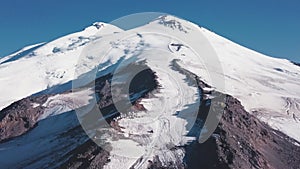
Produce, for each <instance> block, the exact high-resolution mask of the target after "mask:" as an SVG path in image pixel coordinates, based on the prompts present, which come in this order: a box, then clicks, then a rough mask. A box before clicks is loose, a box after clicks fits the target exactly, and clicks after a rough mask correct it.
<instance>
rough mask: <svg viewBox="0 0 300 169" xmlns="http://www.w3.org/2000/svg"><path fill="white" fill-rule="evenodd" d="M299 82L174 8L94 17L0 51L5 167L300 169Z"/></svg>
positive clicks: (292, 68)
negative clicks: (137, 23)
mask: <svg viewBox="0 0 300 169" xmlns="http://www.w3.org/2000/svg"><path fill="white" fill-rule="evenodd" d="M139 72H142V73H141V74H135V73H139ZM299 79H300V67H299V66H297V65H296V64H294V63H292V62H290V61H288V60H285V59H277V58H272V57H269V56H266V55H263V54H260V53H257V52H255V51H253V50H250V49H247V48H245V47H243V46H240V45H238V44H236V43H234V42H232V41H230V40H228V39H225V38H223V37H221V36H219V35H217V34H215V33H213V32H211V31H209V30H207V29H205V28H202V27H199V26H198V25H195V24H193V23H191V22H188V21H185V20H182V19H179V18H176V17H173V16H162V17H159V18H157V19H156V20H153V21H152V22H150V23H148V24H146V25H144V26H141V27H137V28H134V29H131V30H127V31H124V30H121V29H119V28H117V27H115V26H113V25H110V24H106V23H101V22H97V23H94V24H93V25H92V26H90V27H88V28H86V29H84V30H83V31H81V32H77V33H73V34H70V35H67V36H64V37H61V38H59V39H57V40H54V41H51V42H49V43H40V44H37V45H32V46H29V47H25V48H23V49H22V50H20V51H19V52H16V53H14V54H12V55H9V56H7V57H4V58H2V59H1V60H0V93H1V98H0V110H1V114H0V126H1V130H0V141H1V143H0V164H3V166H4V167H5V168H80V167H84V166H85V168H88V167H89V168H97V167H98V168H112V169H115V168H197V167H199V166H198V165H200V164H201V165H203V166H204V167H205V168H239V167H241V166H243V167H245V168H296V166H299V165H300V158H299V155H300V147H299V146H300V144H299V142H300V132H299V130H298V128H299V127H300V125H299V124H300V123H299V122H300V90H299V87H300V81H299ZM123 102H124V103H123ZM96 103H97V104H96ZM76 115H77V117H78V121H77V119H76ZM221 115H223V116H221ZM210 119H213V120H212V121H213V122H212V123H213V124H212V123H209V124H208V123H206V122H207V121H209V120H210ZM219 121H220V124H218V122H219ZM80 124H81V125H80ZM210 125H212V126H210ZM82 128H83V130H82ZM201 139H204V140H203V141H205V142H204V143H202V144H200V143H198V142H197V141H198V140H199V141H200V140H201ZM93 141H94V142H95V143H93ZM96 144H97V145H98V146H99V147H97V145H96ZM196 150H197V151H196ZM291 150H293V151H291ZM18 152H26V153H18ZM214 152H216V153H214ZM280 152H283V153H280ZM199 153H208V155H207V156H206V157H205V155H203V154H202V155H201V154H199ZM193 156H196V157H199V158H200V159H199V160H198V161H197V159H196V160H195V159H193ZM206 158H207V159H206ZM248 158H250V160H248ZM201 159H202V160H201Z"/></svg>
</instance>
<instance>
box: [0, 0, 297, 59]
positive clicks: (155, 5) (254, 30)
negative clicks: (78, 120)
mask: <svg viewBox="0 0 300 169" xmlns="http://www.w3.org/2000/svg"><path fill="white" fill-rule="evenodd" d="M137 12H164V13H169V14H173V15H175V16H179V17H181V18H184V19H187V20H190V21H192V22H195V23H197V24H199V25H201V26H203V27H206V28H208V29H210V30H213V31H214V32H216V33H218V34H220V35H222V36H225V37H227V38H229V39H231V40H233V41H235V42H237V43H239V44H242V45H244V46H247V47H249V48H251V49H254V50H256V51H259V52H262V53H264V54H268V55H271V56H274V57H281V58H288V59H290V60H293V61H298V62H300V33H299V30H300V1H299V0H286V1H285V0H251V1H242V0H226V1H222V0H209V1H201V0H190V1H189V0H180V1H179V0H107V1H104V0H72V1H71V0H70V1H67V0H1V3H0V37H1V38H0V45H1V47H0V57H2V56H5V55H7V54H9V53H11V52H13V51H16V50H17V49H20V48H22V47H23V46H26V45H30V44H34V43H38V42H43V41H50V40H53V39H55V38H57V37H60V36H62V35H66V34H69V33H71V32H75V31H79V30H81V29H83V28H84V27H86V26H89V25H90V24H91V23H93V22H95V21H104V22H110V21H112V20H114V19H117V18H119V17H121V16H124V15H128V14H132V13H137Z"/></svg>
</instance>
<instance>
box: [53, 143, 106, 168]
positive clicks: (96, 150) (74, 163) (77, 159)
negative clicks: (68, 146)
mask: <svg viewBox="0 0 300 169" xmlns="http://www.w3.org/2000/svg"><path fill="white" fill-rule="evenodd" d="M68 156H69V159H68V160H67V161H66V162H65V163H64V164H62V165H61V166H60V167H59V168H61V169H74V168H90V169H98V168H103V166H104V165H105V163H106V162H108V161H109V159H108V157H109V152H107V151H105V150H103V149H102V148H101V147H99V146H98V145H97V144H95V143H94V142H93V141H92V140H88V141H87V142H85V143H84V144H82V145H80V146H79V147H77V148H75V149H74V150H73V151H71V152H69V153H68Z"/></svg>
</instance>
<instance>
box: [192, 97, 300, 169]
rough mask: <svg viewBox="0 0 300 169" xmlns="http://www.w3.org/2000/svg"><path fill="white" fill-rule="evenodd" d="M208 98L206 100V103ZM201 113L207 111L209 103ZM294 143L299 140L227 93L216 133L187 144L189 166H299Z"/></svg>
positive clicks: (298, 151)
mask: <svg viewBox="0 0 300 169" xmlns="http://www.w3.org/2000/svg"><path fill="white" fill-rule="evenodd" d="M208 101H209V100H203V101H202V105H206V102H208ZM200 107H201V106H200ZM201 113H207V109H206V110H205V106H204V107H202V108H200V110H199V114H201ZM199 117H201V116H199ZM202 118H203V116H202ZM204 119H205V118H204ZM293 143H296V140H293V139H291V138H289V137H288V136H286V135H284V134H283V133H281V132H279V131H275V130H273V129H272V128H270V127H269V126H268V125H266V124H264V123H262V122H261V121H259V120H258V119H257V118H256V117H255V116H253V115H250V114H249V113H248V112H246V111H245V110H244V107H243V106H242V105H241V103H240V101H238V100H237V99H235V98H233V97H232V96H229V95H226V107H225V110H224V113H223V116H222V119H221V121H220V123H219V125H218V127H217V129H216V130H215V132H214V134H213V135H212V137H210V138H209V139H208V140H207V141H206V142H205V143H203V144H199V143H198V142H194V143H192V144H191V145H188V146H187V147H186V151H187V152H186V153H187V154H186V163H187V168H197V169H198V168H245V169H246V168H249V169H250V168H280V169H283V168H295V169H296V168H298V167H299V165H300V147H299V146H296V145H295V144H293Z"/></svg>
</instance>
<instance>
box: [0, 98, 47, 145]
mask: <svg viewBox="0 0 300 169" xmlns="http://www.w3.org/2000/svg"><path fill="white" fill-rule="evenodd" d="M47 98H48V96H40V97H28V98H25V99H22V100H20V101H17V102H15V103H13V104H11V105H10V106H8V107H7V108H5V109H3V110H2V111H0V142H3V141H5V140H7V139H11V138H13V137H16V136H19V135H22V134H24V133H26V132H27V131H28V130H30V129H32V128H33V127H34V126H35V125H36V123H37V120H38V118H39V116H40V115H41V114H42V113H43V112H44V107H42V106H41V104H43V103H44V102H45V101H46V100H47Z"/></svg>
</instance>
